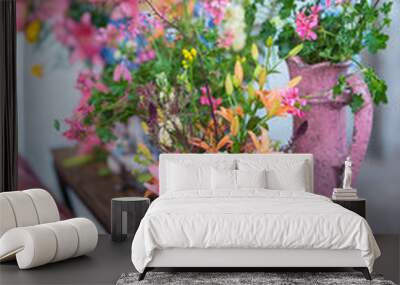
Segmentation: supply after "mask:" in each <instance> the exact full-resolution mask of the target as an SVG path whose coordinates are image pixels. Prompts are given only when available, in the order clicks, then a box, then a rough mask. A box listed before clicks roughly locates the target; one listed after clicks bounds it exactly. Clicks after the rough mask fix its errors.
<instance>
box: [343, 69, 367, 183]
mask: <svg viewBox="0 0 400 285" xmlns="http://www.w3.org/2000/svg"><path fill="white" fill-rule="evenodd" d="M348 83H349V85H350V86H351V88H352V89H353V92H354V93H358V94H361V95H362V96H363V99H364V105H363V107H362V108H361V109H360V110H359V111H358V112H356V113H355V114H354V126H353V137H352V143H351V147H350V150H349V156H350V157H351V159H352V162H353V176H352V178H353V179H352V180H353V181H352V182H353V185H354V184H355V182H356V178H357V176H358V172H359V170H360V167H361V163H362V161H363V160H364V157H365V154H366V151H367V148H368V143H369V139H370V135H371V130H372V119H373V103H372V97H371V94H370V92H369V90H368V86H367V85H366V84H365V82H364V81H363V79H362V77H361V76H360V75H358V74H355V75H353V76H351V77H350V78H349V79H348Z"/></svg>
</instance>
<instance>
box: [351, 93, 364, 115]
mask: <svg viewBox="0 0 400 285" xmlns="http://www.w3.org/2000/svg"><path fill="white" fill-rule="evenodd" d="M363 105H364V99H363V97H362V95H361V94H353V95H352V96H351V101H350V108H351V111H352V112H353V113H356V112H358V111H359V110H360V109H361V108H362V106H363Z"/></svg>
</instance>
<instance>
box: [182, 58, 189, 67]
mask: <svg viewBox="0 0 400 285" xmlns="http://www.w3.org/2000/svg"><path fill="white" fill-rule="evenodd" d="M182 66H183V68H184V69H187V68H188V67H189V64H188V62H187V61H186V60H182Z"/></svg>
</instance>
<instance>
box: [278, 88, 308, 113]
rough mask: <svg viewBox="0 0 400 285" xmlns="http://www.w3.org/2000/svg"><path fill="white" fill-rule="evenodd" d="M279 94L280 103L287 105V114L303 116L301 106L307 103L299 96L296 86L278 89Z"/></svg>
mask: <svg viewBox="0 0 400 285" xmlns="http://www.w3.org/2000/svg"><path fill="white" fill-rule="evenodd" d="M280 95H281V96H282V104H283V105H284V106H286V107H288V108H287V112H288V113H289V114H292V115H294V116H298V117H303V116H304V112H303V110H302V107H304V106H305V105H306V104H307V101H306V100H305V99H303V98H301V97H300V95H299V89H298V88H297V87H294V88H286V89H283V90H281V91H280Z"/></svg>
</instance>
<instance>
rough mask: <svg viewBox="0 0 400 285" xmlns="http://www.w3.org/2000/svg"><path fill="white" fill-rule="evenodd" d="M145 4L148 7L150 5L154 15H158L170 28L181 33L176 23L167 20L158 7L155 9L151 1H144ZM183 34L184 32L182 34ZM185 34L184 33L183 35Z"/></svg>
mask: <svg viewBox="0 0 400 285" xmlns="http://www.w3.org/2000/svg"><path fill="white" fill-rule="evenodd" d="M144 2H146V4H147V5H149V7H150V8H151V10H153V12H154V14H156V15H157V16H158V17H159V18H160V19H161V20H163V21H164V22H165V23H166V24H168V25H169V26H171V27H173V28H175V29H176V30H178V31H179V32H181V30H180V28H179V27H178V26H177V25H175V24H174V23H172V22H171V21H169V20H168V19H166V18H165V17H164V16H163V15H162V14H161V13H160V12H159V11H158V10H157V8H156V7H154V5H153V3H151V1H150V0H144ZM181 33H182V32H181ZM182 34H183V33H182Z"/></svg>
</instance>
